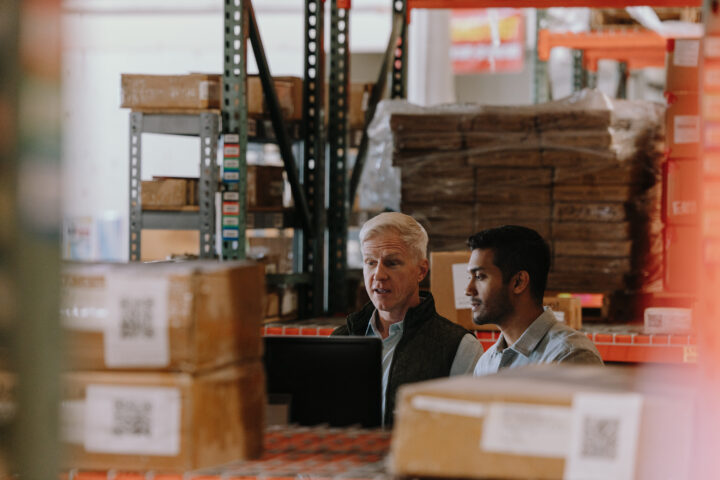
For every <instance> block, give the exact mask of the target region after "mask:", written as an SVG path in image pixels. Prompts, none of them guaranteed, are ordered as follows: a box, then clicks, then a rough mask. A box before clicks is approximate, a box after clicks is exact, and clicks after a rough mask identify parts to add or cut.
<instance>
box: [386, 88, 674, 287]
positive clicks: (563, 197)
mask: <svg viewBox="0 0 720 480" xmlns="http://www.w3.org/2000/svg"><path fill="white" fill-rule="evenodd" d="M662 115H663V109H662V107H661V106H659V105H656V104H652V103H648V102H631V101H623V100H610V99H608V98H607V97H605V96H604V95H602V94H600V93H598V92H594V91H589V90H585V91H583V92H579V93H578V94H576V95H574V96H572V97H569V98H568V99H564V100H560V101H556V102H550V103H547V104H543V105H538V106H532V107H478V108H477V109H476V111H474V112H469V111H468V109H467V108H463V109H462V111H461V113H452V112H451V111H448V112H447V113H437V110H434V111H433V112H432V113H428V114H402V115H400V114H396V115H393V116H392V119H391V128H392V130H393V141H394V157H393V164H394V165H395V166H397V167H400V169H401V179H402V192H401V208H402V210H403V211H404V212H405V213H408V214H410V215H413V216H415V217H416V218H417V219H418V220H420V221H421V223H423V224H424V225H425V227H426V228H427V229H428V234H429V236H430V243H431V245H430V247H431V249H432V250H436V251H437V250H462V249H464V248H466V246H465V242H466V240H467V237H468V236H469V235H471V234H472V233H474V232H477V231H479V230H481V229H484V228H488V227H492V226H499V225H502V224H517V225H524V226H528V227H531V228H533V229H535V230H537V231H538V232H539V233H540V234H541V235H543V237H544V238H546V239H547V240H548V241H549V242H550V244H551V247H552V250H553V268H552V271H551V275H550V279H549V284H548V288H549V289H551V290H559V291H575V292H580V291H582V292H610V291H614V290H617V289H633V290H641V289H647V288H657V287H656V285H657V283H658V280H659V279H660V278H661V261H660V259H661V254H662V240H661V217H660V200H661V199H660V196H661V189H660V169H661V164H662V159H663V158H662V153H663V151H662V147H663V145H662V127H663V122H662Z"/></svg>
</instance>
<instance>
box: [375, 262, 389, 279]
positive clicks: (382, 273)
mask: <svg viewBox="0 0 720 480" xmlns="http://www.w3.org/2000/svg"><path fill="white" fill-rule="evenodd" d="M378 277H379V278H387V271H386V270H385V266H384V265H383V264H382V263H380V262H378V265H377V268H376V269H375V278H378Z"/></svg>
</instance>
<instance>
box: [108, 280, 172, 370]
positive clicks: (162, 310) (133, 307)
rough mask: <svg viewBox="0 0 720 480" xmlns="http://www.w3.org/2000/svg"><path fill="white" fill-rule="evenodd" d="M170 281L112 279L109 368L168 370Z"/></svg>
mask: <svg viewBox="0 0 720 480" xmlns="http://www.w3.org/2000/svg"><path fill="white" fill-rule="evenodd" d="M167 303H168V281H167V279H165V278H161V277H148V278H142V277H138V276H130V275H123V274H118V273H115V274H111V275H109V276H108V313H109V319H108V320H109V321H108V323H107V325H106V328H105V332H104V341H105V364H106V365H107V366H108V367H111V368H116V367H165V366H167V365H168V364H169V363H170V346H169V340H168V331H167V330H168V319H167V315H168V306H167Z"/></svg>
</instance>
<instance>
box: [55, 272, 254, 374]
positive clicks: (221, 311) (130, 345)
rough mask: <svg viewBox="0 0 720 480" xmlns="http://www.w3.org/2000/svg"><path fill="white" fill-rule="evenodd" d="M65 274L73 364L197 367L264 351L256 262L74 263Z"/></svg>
mask: <svg viewBox="0 0 720 480" xmlns="http://www.w3.org/2000/svg"><path fill="white" fill-rule="evenodd" d="M61 281H62V291H63V296H62V303H61V319H62V323H63V327H64V329H65V338H66V341H67V357H68V361H69V364H70V366H71V368H74V369H78V370H104V369H125V370H129V369H131V370H132V369H140V370H143V369H144V370H148V369H152V370H173V371H178V370H179V371H184V372H195V371H198V370H202V369H208V368H215V367H219V366H222V365H228V364H231V363H234V362H237V361H240V360H248V359H257V358H260V357H261V355H262V338H261V328H260V325H261V321H262V315H263V296H264V293H265V291H264V290H265V277H264V268H263V266H262V265H259V264H256V263H254V262H249V261H245V262H229V263H217V262H185V263H157V264H117V265H107V264H106V265H103V264H87V265H80V264H69V265H66V266H65V268H64V270H63V273H62V277H61Z"/></svg>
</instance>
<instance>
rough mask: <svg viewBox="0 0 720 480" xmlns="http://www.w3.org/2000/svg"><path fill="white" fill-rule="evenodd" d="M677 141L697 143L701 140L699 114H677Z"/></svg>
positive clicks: (675, 140)
mask: <svg viewBox="0 0 720 480" xmlns="http://www.w3.org/2000/svg"><path fill="white" fill-rule="evenodd" d="M674 126H675V133H674V135H673V141H674V142H675V143H678V144H680V143H697V142H699V141H700V117H699V116H697V115H676V116H675V119H674Z"/></svg>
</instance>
